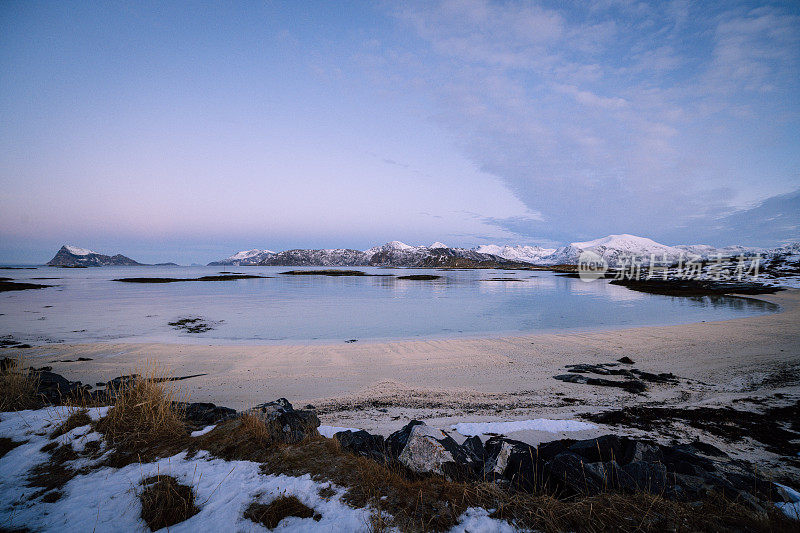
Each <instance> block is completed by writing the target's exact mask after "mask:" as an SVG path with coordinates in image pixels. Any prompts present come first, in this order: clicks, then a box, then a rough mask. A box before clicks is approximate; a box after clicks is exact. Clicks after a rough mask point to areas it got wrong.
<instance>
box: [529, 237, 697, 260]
mask: <svg viewBox="0 0 800 533" xmlns="http://www.w3.org/2000/svg"><path fill="white" fill-rule="evenodd" d="M587 251H588V252H593V253H595V254H597V255H599V256H600V257H602V258H603V259H604V260H605V261H606V262H607V263H608V264H609V265H611V266H618V265H621V264H623V263H624V261H626V260H629V258H630V257H632V256H635V257H637V258H639V260H640V261H645V262H647V261H649V259H650V257H651V256H653V255H655V258H656V260H657V261H664V260H666V261H677V260H678V258H680V256H681V254H685V252H684V251H683V250H680V249H678V248H676V247H673V246H667V245H665V244H661V243H658V242H656V241H654V240H652V239H648V238H647V237H637V236H636V235H628V234H621V235H608V236H606V237H602V238H600V239H595V240H592V241H584V242H573V243H571V244H568V245H567V246H563V247H561V248H558V249H557V250H556V251H555V252H553V253H552V254H551V255H549V256H547V257H544V258H542V260H541V263H542V264H546V265H574V264H577V263H578V258H579V257H580V255H581V253H582V252H587Z"/></svg>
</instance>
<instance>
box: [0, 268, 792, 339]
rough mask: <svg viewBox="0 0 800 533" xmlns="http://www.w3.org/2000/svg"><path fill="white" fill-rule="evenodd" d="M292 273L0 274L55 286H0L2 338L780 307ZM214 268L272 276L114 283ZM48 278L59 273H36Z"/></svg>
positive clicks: (665, 319) (684, 315)
mask: <svg viewBox="0 0 800 533" xmlns="http://www.w3.org/2000/svg"><path fill="white" fill-rule="evenodd" d="M297 269H298V267H99V268H82V269H64V268H53V267H39V268H37V269H35V270H0V276H3V277H9V278H14V279H15V280H18V281H26V282H31V283H41V284H48V285H53V287H50V288H46V289H41V290H25V291H14V292H2V293H0V334H2V335H8V334H10V335H13V336H14V337H15V338H16V339H18V340H20V341H22V342H28V343H30V344H46V343H54V342H66V343H77V342H168V343H203V344H239V343H243V344H270V343H286V344H291V343H310V342H344V341H346V340H350V339H357V340H359V341H366V340H398V339H429V338H448V337H485V336H502V335H514V334H521V333H535V332H566V331H590V330H601V329H618V328H625V327H634V326H653V325H671V324H682V323H690V322H700V321H712V320H726V319H731V318H738V317H745V316H754V315H759V314H764V313H770V312H774V311H777V310H778V306H776V305H774V304H771V303H767V302H763V301H760V300H756V299H746V298H733V297H702V298H686V297H671V296H660V295H651V294H644V293H639V292H634V291H631V290H629V289H626V288H624V287H619V286H616V285H610V284H609V283H608V282H607V281H604V280H595V281H592V282H589V283H587V282H584V281H581V280H579V279H573V278H568V277H564V276H559V275H557V274H555V273H552V272H546V271H505V270H502V271H501V270H464V271H456V270H451V271H436V270H431V269H385V268H358V270H362V271H364V272H366V273H368V274H376V275H375V276H363V277H328V276H289V275H281V274H280V273H281V272H285V271H287V270H297ZM309 269H310V270H313V269H314V268H309ZM220 271H226V272H235V273H243V274H257V275H264V276H272V277H270V278H267V279H246V280H235V281H209V282H181V283H167V284H139V283H120V282H116V281H112V280H113V279H115V278H121V277H187V278H194V277H200V276H208V275H216V274H218V273H219V272H220ZM414 273H420V274H436V275H441V276H442V278H441V279H438V280H434V281H415V280H401V279H397V277H396V276H401V275H408V274H414ZM377 274H380V276H378V275H377ZM43 277H47V278H58V279H39V280H36V279H32V278H43ZM490 278H514V279H518V280H522V281H496V280H490ZM184 317H200V318H202V319H204V320H205V321H206V322H207V323H208V324H209V325H210V326H211V327H213V329H211V330H210V331H206V332H203V333H187V332H185V331H183V330H178V329H175V328H173V327H172V326H170V325H169V322H174V321H176V320H178V319H180V318H184Z"/></svg>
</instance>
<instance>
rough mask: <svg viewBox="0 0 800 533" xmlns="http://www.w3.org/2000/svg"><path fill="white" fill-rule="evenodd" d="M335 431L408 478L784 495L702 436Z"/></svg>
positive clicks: (280, 409)
mask: <svg viewBox="0 0 800 533" xmlns="http://www.w3.org/2000/svg"><path fill="white" fill-rule="evenodd" d="M0 363H5V361H0ZM576 368H577V370H586V369H585V368H582V367H581V366H578V367H576ZM33 372H34V373H36V374H37V376H38V390H37V393H38V394H39V395H40V397H41V399H42V401H43V402H44V403H52V404H59V403H63V401H64V400H65V399H66V398H68V397H69V396H74V395H79V394H82V395H84V398H85V397H87V396H88V397H89V398H92V399H94V400H97V401H99V402H106V403H110V404H113V403H114V401H115V395H116V391H119V390H120V389H121V388H124V387H125V386H127V385H130V384H132V383H135V382H136V380H138V379H141V378H140V377H139V376H137V375H129V376H120V377H118V378H115V379H113V380H111V381H109V382H108V383H107V384H105V385H106V386H105V387H104V388H102V389H99V390H88V389H87V388H86V386H84V385H82V384H81V383H80V382H71V381H69V380H67V379H65V378H64V377H62V376H60V375H58V374H55V373H53V372H51V371H49V370H46V369H38V370H33ZM176 406H177V407H179V410H180V412H181V413H182V415H183V417H184V420H185V423H186V425H187V427H188V428H189V429H200V428H203V427H206V426H209V425H212V424H218V423H220V422H223V421H226V420H230V419H234V418H238V417H242V416H243V415H247V416H250V417H254V418H256V419H257V420H259V421H260V422H263V423H264V425H265V426H266V428H267V431H268V432H269V434H270V436H271V440H272V441H273V442H275V443H283V444H296V443H300V442H303V441H304V440H306V439H309V438H315V437H319V433H318V431H317V427H319V425H320V421H319V418H318V417H317V415H316V413H315V412H314V410H313V409H310V408H309V409H295V408H294V407H293V406H292V404H291V403H290V402H289V401H288V400H286V399H285V398H280V399H278V400H276V401H273V402H268V403H264V404H261V405H258V406H256V407H253V408H251V409H248V410H247V411H244V412H237V411H235V410H233V409H230V408H226V407H222V406H217V405H215V404H212V403H180V404H176ZM309 407H310V406H309ZM333 438H334V439H335V440H336V441H337V442H338V444H339V445H340V446H341V448H342V449H344V450H346V451H348V452H350V453H353V454H355V455H358V456H362V457H366V458H369V459H371V460H373V461H376V462H379V463H382V464H386V465H389V466H392V467H396V468H398V469H400V470H401V471H403V472H404V473H405V474H406V475H407V476H408V477H409V478H411V479H420V478H425V477H428V476H441V477H443V478H446V479H447V480H450V481H463V482H489V483H494V484H496V485H498V486H500V487H502V488H503V489H506V490H509V491H512V492H513V491H522V492H527V493H531V492H536V493H547V494H553V495H555V496H557V497H558V498H573V497H581V496H593V495H597V494H600V493H604V492H621V493H631V494H633V493H641V492H646V493H651V494H658V495H661V496H663V497H665V498H668V499H672V500H677V501H689V502H692V501H701V500H703V499H704V498H706V497H708V496H709V495H711V494H717V495H721V496H723V497H725V498H727V499H729V500H732V501H736V502H738V503H741V504H745V505H747V506H749V507H751V508H753V509H755V510H759V511H761V510H763V507H762V505H764V502H788V501H791V499H790V498H791V497H790V495H788V494H786V493H785V491H784V490H783V488H782V487H781V486H780V485H777V484H775V483H773V482H771V481H770V480H768V479H766V478H764V477H763V476H761V475H759V474H758V473H757V469H756V468H755V467H754V465H752V464H749V463H746V462H744V461H740V460H737V459H734V458H732V457H730V456H729V455H727V454H726V453H725V452H723V451H722V450H720V449H718V448H716V447H714V446H712V445H710V444H707V443H703V442H700V441H696V442H692V443H685V444H675V445H663V444H659V443H657V442H654V441H650V440H647V439H637V438H631V437H624V436H617V435H612V434H609V435H604V436H601V437H598V438H593V439H586V440H573V439H561V440H556V441H552V442H547V443H542V444H540V445H538V446H531V445H528V444H526V443H524V442H521V441H517V440H514V439H509V438H506V437H504V436H492V437H491V438H489V439H488V440H486V441H483V440H482V439H481V438H480V437H477V436H473V437H470V438H467V439H466V440H464V441H463V442H461V443H459V442H457V441H456V440H455V439H454V438H453V437H452V436H450V435H448V434H447V433H445V432H444V431H442V430H440V429H437V428H434V427H431V426H428V425H427V424H425V423H424V422H421V421H418V420H414V421H411V422H409V423H408V424H407V425H405V426H404V427H403V428H401V429H400V430H398V431H396V432H394V433H392V434H391V435H389V436H388V437H386V438H384V437H383V436H381V435H372V434H370V433H368V432H366V431H363V430H361V431H350V430H348V431H341V432H338V433H336V434H335V435H334V436H333Z"/></svg>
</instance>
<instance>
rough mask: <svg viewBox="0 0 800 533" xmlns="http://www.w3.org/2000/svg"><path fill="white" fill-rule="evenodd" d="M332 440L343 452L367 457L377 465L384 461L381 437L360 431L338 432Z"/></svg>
mask: <svg viewBox="0 0 800 533" xmlns="http://www.w3.org/2000/svg"><path fill="white" fill-rule="evenodd" d="M333 438H334V439H336V441H337V442H338V443H339V445H340V446H341V447H342V448H344V449H345V450H347V451H349V452H350V453H353V454H355V455H360V456H362V457H368V458H370V459H373V460H375V461H377V462H379V463H383V462H385V461H386V458H387V457H386V442H385V440H384V438H383V436H381V435H370V434H369V433H367V432H366V431H364V430H363V429H362V430H360V431H339V432H338V433H336V434H334V435H333Z"/></svg>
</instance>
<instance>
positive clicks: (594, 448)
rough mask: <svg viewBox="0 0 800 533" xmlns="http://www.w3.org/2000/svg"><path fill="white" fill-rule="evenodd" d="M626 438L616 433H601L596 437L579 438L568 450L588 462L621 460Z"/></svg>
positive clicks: (623, 454) (626, 442)
mask: <svg viewBox="0 0 800 533" xmlns="http://www.w3.org/2000/svg"><path fill="white" fill-rule="evenodd" d="M627 444H628V439H626V438H625V437H618V436H616V435H603V436H602V437H598V438H596V439H587V440H579V441H577V442H575V443H574V444H573V445H572V446H570V447H569V451H571V452H572V453H575V454H577V455H580V456H581V457H582V458H583V459H584V460H585V461H586V462H588V463H596V462H602V461H613V460H617V459H619V460H622V458H623V457H624V456H625V446H626V445H627Z"/></svg>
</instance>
